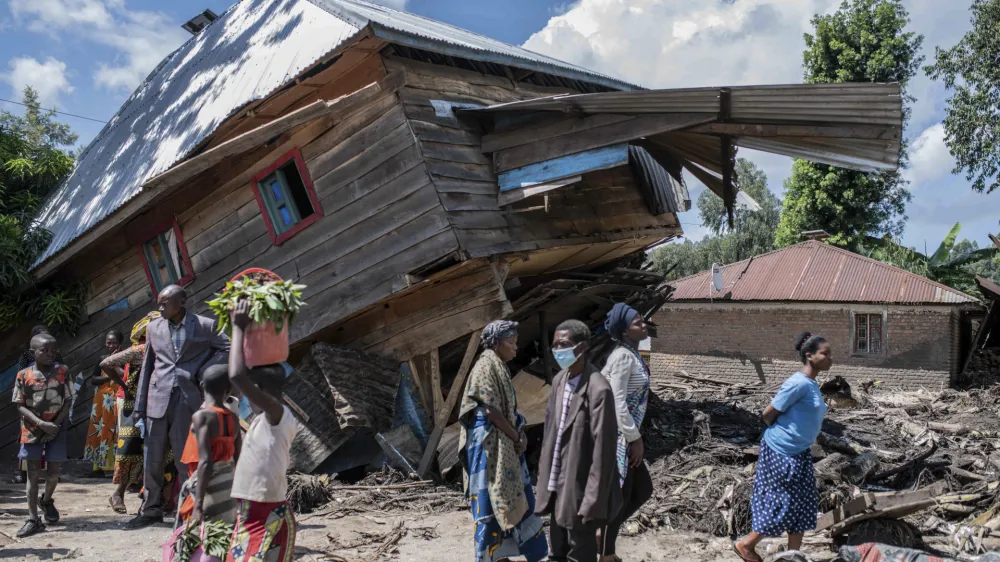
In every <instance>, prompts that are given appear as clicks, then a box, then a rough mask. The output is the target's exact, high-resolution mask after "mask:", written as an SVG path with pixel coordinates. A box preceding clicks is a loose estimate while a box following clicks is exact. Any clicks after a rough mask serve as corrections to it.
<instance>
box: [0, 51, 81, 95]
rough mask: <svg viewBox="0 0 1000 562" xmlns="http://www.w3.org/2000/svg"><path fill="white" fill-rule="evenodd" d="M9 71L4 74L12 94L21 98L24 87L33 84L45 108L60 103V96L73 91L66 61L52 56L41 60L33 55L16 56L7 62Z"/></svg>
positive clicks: (3, 76)
mask: <svg viewBox="0 0 1000 562" xmlns="http://www.w3.org/2000/svg"><path fill="white" fill-rule="evenodd" d="M7 67H8V68H9V71H8V72H7V73H6V74H3V75H2V78H3V80H4V81H5V82H7V83H8V84H10V88H11V96H12V98H13V99H15V100H19V99H21V94H22V92H24V88H25V87H27V86H31V87H32V88H34V89H35V91H36V92H38V101H39V103H40V104H41V105H42V107H44V108H52V107H55V106H57V105H58V104H59V96H60V95H62V94H68V93H70V92H72V91H73V86H71V85H70V83H69V78H67V76H66V63H64V62H62V61H60V60H56V59H54V58H52V57H49V58H47V59H45V61H40V60H38V59H35V58H32V57H16V58H13V59H10V61H8V62H7Z"/></svg>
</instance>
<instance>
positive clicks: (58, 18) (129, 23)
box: [10, 0, 188, 91]
mask: <svg viewBox="0 0 1000 562" xmlns="http://www.w3.org/2000/svg"><path fill="white" fill-rule="evenodd" d="M10 7H11V13H12V14H13V15H14V17H15V18H17V19H18V20H20V21H23V22H25V25H26V27H27V28H28V29H30V30H32V31H35V32H38V33H45V34H48V35H51V36H52V37H53V38H58V37H60V36H61V35H64V34H67V33H71V34H75V35H77V36H82V37H85V38H87V39H89V40H91V41H94V42H96V43H99V44H101V45H105V46H108V47H111V48H113V49H115V50H116V51H118V56H117V57H116V58H115V60H113V61H105V62H101V63H99V64H98V70H97V71H96V72H95V74H94V82H95V83H96V84H97V85H99V86H103V87H106V88H108V89H111V90H119V89H120V90H128V91H131V90H132V89H134V88H135V87H136V86H137V85H139V83H140V82H141V81H142V80H143V79H144V78H145V77H146V75H147V74H148V73H149V72H150V71H151V70H152V69H153V68H154V67H155V66H156V65H157V63H159V62H160V61H161V60H162V59H163V58H164V57H165V56H166V55H168V54H169V53H170V52H171V51H173V50H174V49H176V48H177V47H178V46H179V45H180V44H181V43H183V42H184V41H185V40H186V39H187V37H188V35H187V33H186V32H185V31H184V30H183V29H181V28H180V26H179V25H178V24H177V23H176V22H173V21H172V20H171V19H170V18H169V17H168V16H166V15H165V14H162V13H159V12H149V11H132V10H129V9H127V7H126V6H125V2H124V0H10Z"/></svg>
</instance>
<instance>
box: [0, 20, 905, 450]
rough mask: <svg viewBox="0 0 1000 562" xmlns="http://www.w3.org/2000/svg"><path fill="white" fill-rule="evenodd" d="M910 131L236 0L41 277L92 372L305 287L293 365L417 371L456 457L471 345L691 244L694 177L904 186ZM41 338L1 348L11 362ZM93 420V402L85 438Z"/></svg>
mask: <svg viewBox="0 0 1000 562" xmlns="http://www.w3.org/2000/svg"><path fill="white" fill-rule="evenodd" d="M901 126H902V113H901V101H900V93H899V88H898V86H897V85H893V84H884V85H883V84H837V85H790V86H762V87H755V86H750V87H733V88H699V89H688V90H644V89H641V88H639V87H637V86H634V85H631V84H628V83H625V82H622V81H620V80H616V79H613V78H609V77H606V76H602V75H600V74H597V73H594V72H591V71H588V70H586V69H582V68H578V67H575V66H573V65H570V64H566V63H563V62H560V61H557V60H553V59H551V58H548V57H545V56H542V55H539V54H536V53H532V52H529V51H526V50H524V49H521V48H518V47H513V46H510V45H506V44H503V43H500V42H497V41H494V40H492V39H489V38H487V37H483V36H481V35H477V34H474V33H471V32H467V31H464V30H461V29H457V28H454V27H451V26H448V25H445V24H442V23H438V22H434V21H431V20H428V19H425V18H422V17H419V16H416V15H413V14H408V13H403V12H398V11H395V10H392V9H390V8H386V7H383V6H378V5H374V4H369V3H367V2H363V1H360V0H241V1H239V2H238V3H236V4H235V5H233V6H232V7H231V8H230V9H229V10H227V11H226V12H225V13H224V14H223V15H222V16H220V17H219V18H218V20H216V21H214V22H213V23H211V24H210V25H208V26H207V27H205V28H203V29H201V30H200V31H199V32H198V33H197V34H196V35H194V36H193V37H191V38H190V39H189V40H188V41H187V42H186V43H185V44H184V45H182V46H181V47H180V48H178V49H177V50H176V51H175V52H174V53H172V54H171V55H170V56H168V57H167V58H166V59H165V60H164V61H163V62H162V63H161V64H160V65H159V66H158V67H157V68H156V69H155V70H154V71H153V72H152V73H151V74H150V75H149V77H148V78H147V79H146V81H145V82H144V83H143V84H142V85H141V86H139V88H138V89H137V90H136V91H135V93H133V95H132V96H131V97H130V98H129V99H128V101H127V102H126V103H125V104H124V105H123V106H122V108H121V110H120V111H119V112H118V114H116V115H115V116H114V117H113V118H112V120H111V121H110V122H109V123H108V125H107V126H106V127H105V128H104V130H102V131H101V133H100V134H99V135H98V136H97V138H95V139H94V140H93V142H91V143H90V145H89V146H88V147H87V149H86V151H85V152H84V153H83V154H82V155H81V157H80V159H79V161H78V163H77V166H76V168H75V170H74V172H73V174H72V176H71V177H70V178H69V179H68V180H67V181H66V182H65V184H64V185H63V186H62V187H61V188H60V189H59V190H58V192H57V193H56V194H55V195H54V196H53V197H52V198H51V200H49V201H48V202H47V204H46V206H45V209H44V211H43V213H42V214H41V216H40V221H41V222H42V224H43V225H44V226H45V227H46V228H47V229H49V230H50V231H51V232H52V233H53V240H52V243H51V245H50V246H49V248H48V249H47V250H46V251H45V252H44V254H43V255H42V256H41V257H40V258H39V260H38V263H37V264H36V266H35V268H34V275H35V277H36V279H38V280H45V279H49V278H53V277H55V276H60V275H63V276H67V277H70V278H73V279H79V280H82V281H84V282H85V283H86V284H87V286H88V288H89V298H88V301H87V303H86V310H85V311H83V312H84V314H85V316H86V317H85V321H84V322H83V324H82V327H81V329H80V330H79V332H78V333H77V334H76V335H75V336H73V337H63V338H61V339H60V347H61V351H62V354H63V356H64V357H65V360H66V362H67V364H69V365H70V366H71V368H72V369H73V372H74V373H77V372H81V371H82V370H84V369H85V368H89V367H90V366H92V365H93V364H95V363H96V362H97V361H98V359H99V356H100V354H101V351H102V342H103V338H104V334H105V333H106V332H107V331H108V330H109V329H111V328H119V329H127V328H128V327H130V326H131V325H132V323H134V322H135V321H136V320H138V319H139V318H140V317H141V316H142V315H144V314H145V313H146V312H148V311H149V310H150V309H151V308H152V307H153V306H154V295H155V294H156V293H157V292H158V290H159V289H160V288H162V287H163V286H165V285H166V284H168V283H180V284H182V285H184V286H186V287H187V290H188V292H189V294H190V299H189V300H190V305H191V306H192V307H193V309H194V310H195V311H196V312H199V313H204V312H205V311H206V309H207V307H206V306H205V304H204V303H205V301H206V299H208V298H210V297H211V296H212V295H213V293H215V292H216V291H218V290H219V289H220V288H221V287H222V285H223V284H224V282H225V281H226V280H227V279H229V278H230V277H231V276H233V275H234V274H236V273H237V272H239V271H241V270H243V269H245V268H247V267H248V266H255V267H263V268H267V269H271V270H273V271H275V272H277V273H278V274H280V275H282V276H283V277H285V278H293V279H297V280H298V281H299V282H300V283H303V284H305V285H307V286H308V289H307V290H306V293H305V298H306V300H307V301H308V303H309V305H308V307H307V308H306V309H305V310H304V311H303V312H302V313H301V314H300V315H299V317H298V318H297V319H296V322H295V324H294V326H293V327H292V332H291V337H292V340H293V341H294V345H295V349H294V351H293V357H292V361H291V362H292V363H293V364H296V363H297V362H298V361H299V360H301V359H302V357H303V356H304V355H305V354H306V353H307V352H308V350H309V349H310V344H312V343H314V342H326V343H329V344H334V345H337V346H340V347H346V348H351V349H356V350H363V351H365V352H367V353H370V354H374V355H378V356H381V357H383V358H386V359H387V360H390V361H393V362H396V363H403V364H405V365H407V367H409V365H410V364H412V365H413V366H414V367H415V372H413V373H411V377H412V378H413V379H414V381H415V382H416V383H417V385H418V386H420V387H421V389H422V390H421V392H422V393H423V394H422V399H423V400H424V401H427V402H428V403H427V404H426V407H427V409H428V410H429V411H430V412H431V415H430V418H431V423H432V426H435V427H434V430H435V433H437V434H438V436H439V435H440V433H441V431H442V430H443V425H444V421H442V420H447V418H448V412H449V411H450V410H447V408H448V406H449V404H453V400H451V396H450V395H449V396H448V399H447V400H446V398H445V394H444V392H443V391H442V390H441V386H442V379H444V382H445V385H446V388H447V381H448V380H449V379H454V378H455V374H456V372H458V371H459V370H460V367H461V368H467V366H468V364H469V363H470V362H471V357H472V355H473V354H474V350H475V348H476V346H475V341H476V338H475V337H473V336H471V335H470V334H474V332H476V330H478V329H479V328H481V327H482V326H484V325H485V324H486V323H487V322H489V321H491V320H493V319H496V318H499V317H505V316H512V315H513V316H517V315H518V314H519V310H517V306H516V302H517V299H518V298H521V297H522V296H523V295H524V294H526V293H528V292H529V291H530V290H531V289H532V288H534V287H536V286H539V285H540V284H542V283H545V282H550V281H552V280H553V279H556V278H557V275H556V274H561V273H563V272H569V271H572V272H574V275H579V274H580V273H581V272H582V273H584V274H586V273H587V272H588V271H589V272H593V271H597V270H600V271H601V274H607V272H608V267H609V264H614V263H616V262H617V261H618V260H620V259H622V258H627V257H629V256H634V255H636V254H637V253H641V252H642V251H643V250H644V249H646V248H647V247H649V246H650V245H653V244H655V243H658V242H660V241H663V240H665V239H669V238H671V237H675V236H678V235H680V234H681V233H682V229H681V227H680V223H679V222H678V218H677V213H679V212H683V211H686V210H688V209H689V207H690V199H689V196H688V192H687V187H686V185H685V182H684V174H683V171H686V172H688V173H689V174H690V175H691V176H693V177H694V178H696V179H697V180H698V181H701V182H703V183H705V184H706V185H707V186H708V187H709V188H710V189H712V190H713V191H714V192H715V193H717V194H719V196H720V197H723V199H724V200H725V201H726V204H727V206H728V208H730V209H733V208H734V207H735V206H736V205H741V204H742V205H751V206H752V205H753V202H752V200H750V199H749V198H746V197H745V196H743V195H742V194H740V193H739V191H738V185H739V182H738V178H736V177H734V175H733V161H734V155H735V149H736V147H738V146H744V147H748V148H753V149H757V150H764V151H770V152H775V153H778V154H785V155H789V156H794V157H801V158H807V159H811V160H815V161H818V162H825V163H830V164H835V165H840V166H845V167H850V168H855V169H861V170H881V169H893V168H895V167H896V165H897V160H898V151H899V145H900V138H901ZM640 255H641V254H640ZM601 268H603V269H601ZM595 275H596V274H595ZM647 281H648V280H647ZM612 284H614V283H612ZM612 297H614V292H613V291H610V292H607V293H602V294H589V296H585V297H584V300H586V301H588V302H590V303H592V304H593V303H594V302H595V301H596V302H598V303H604V302H609V300H610V298H612ZM560 310H562V312H560V313H558V315H556V314H552V315H549V316H547V317H543V318H539V317H538V316H537V315H536V316H534V317H532V318H531V322H534V323H535V325H534V327H533V328H532V329H533V330H534V331H533V334H536V335H537V337H534V336H533V339H537V341H538V342H540V344H541V349H535V348H534V347H532V346H533V345H534V344H533V342H532V341H531V339H532V338H524V339H523V340H522V342H523V346H524V347H525V351H526V353H528V354H529V355H532V356H535V357H544V356H546V355H547V354H546V353H545V349H544V344H545V334H546V333H547V332H548V331H550V330H551V328H552V326H554V324H555V323H557V322H559V321H561V320H563V319H564V318H565V317H567V316H569V315H572V314H573V312H572V311H570V310H568V309H560ZM520 312H523V311H520ZM542 316H545V315H542ZM29 325H30V322H28V321H27V320H26V321H25V323H24V325H23V326H21V327H19V328H18V329H17V330H14V331H11V332H10V333H7V334H4V335H3V337H2V340H0V357H6V362H5V363H3V364H4V365H10V364H12V363H13V362H14V361H16V357H17V354H18V353H19V352H20V351H22V350H23V349H24V346H25V345H26V342H27V339H28V337H27V331H28V329H29V328H28V326H29ZM439 350H442V351H439ZM444 350H447V351H448V353H447V354H446V353H445V351H444ZM456 350H457V351H456ZM467 350H468V352H466V351H467ZM463 359H464V360H463ZM543 363H544V361H543ZM419 365H426V368H420V367H419ZM8 374H9V373H8ZM9 378H10V377H9V376H8V377H7V378H5V379H4V380H5V381H7V385H8V386H9V380H8V379H9ZM456 388H457V387H456ZM7 396H9V394H8V395H7ZM8 402H9V400H8ZM84 410H86V411H89V399H88V397H87V396H86V395H85V394H81V396H80V398H79V399H78V400H77V406H76V410H75V412H74V417H73V419H74V421H75V423H76V424H77V425H79V426H82V427H83V428H85V427H86V412H85V411H84ZM16 418H17V416H16V412H14V411H12V409H11V408H10V407H9V406H8V407H7V408H5V409H4V410H2V411H0V425H2V426H3V427H7V428H8V429H9V427H10V426H11V424H13V423H16ZM83 431H85V429H78V430H77V432H78V433H77V435H78V436H80V437H81V438H79V439H73V440H72V441H73V442H80V443H82V441H83V439H82V435H83ZM15 433H16V432H13V431H6V432H4V433H3V435H6V436H13V435H14V434H15ZM12 445H13V443H12V441H11V439H10V437H8V438H7V439H6V441H5V442H4V443H0V446H2V447H3V448H2V451H3V454H8V453H10V452H11V451H12V450H13V449H12ZM77 451H79V447H78V448H77Z"/></svg>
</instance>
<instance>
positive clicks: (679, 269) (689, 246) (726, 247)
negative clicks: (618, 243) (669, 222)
mask: <svg viewBox="0 0 1000 562" xmlns="http://www.w3.org/2000/svg"><path fill="white" fill-rule="evenodd" d="M735 172H736V178H737V180H738V182H739V186H740V191H744V192H746V193H747V195H749V196H750V197H753V198H754V199H755V200H756V201H757V203H759V204H760V207H761V209H760V210H759V211H750V210H747V209H737V210H736V212H735V215H734V223H733V228H732V229H730V228H729V225H728V221H727V218H726V208H725V205H724V204H723V202H722V199H721V198H719V197H718V196H717V195H715V194H714V193H712V192H711V191H708V190H705V191H704V192H702V194H701V195H700V196H699V197H698V211H699V214H700V215H701V222H702V225H703V226H705V227H707V228H708V229H709V230H710V231H711V232H712V234H710V235H708V236H706V237H705V238H704V239H702V240H701V241H700V242H691V241H690V240H686V241H685V242H683V243H680V244H667V245H664V246H661V247H659V248H657V249H656V250H654V251H653V252H652V254H651V256H650V259H651V260H652V263H653V267H654V268H655V269H656V270H658V271H660V272H662V273H665V274H666V275H667V277H668V278H669V279H679V278H681V277H686V276H688V275H692V274H695V273H698V272H699V271H704V270H706V269H709V268H710V267H712V264H713V263H733V262H738V261H741V260H744V259H747V258H749V257H751V256H756V255H759V254H763V253H765V252H769V251H771V250H772V249H774V230H775V228H777V226H778V220H779V217H780V215H781V205H780V201H778V198H777V197H775V195H774V194H773V193H771V190H770V189H768V188H767V176H766V175H765V174H764V172H763V171H762V170H760V169H759V168H757V167H756V166H755V165H754V164H753V163H752V162H750V161H749V160H746V159H745V158H739V159H737V161H736V167H735Z"/></svg>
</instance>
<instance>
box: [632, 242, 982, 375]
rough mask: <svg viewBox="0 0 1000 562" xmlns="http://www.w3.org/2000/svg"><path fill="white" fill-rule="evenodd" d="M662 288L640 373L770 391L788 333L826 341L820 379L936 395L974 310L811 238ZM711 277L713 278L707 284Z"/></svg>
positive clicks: (786, 366)
mask: <svg viewBox="0 0 1000 562" xmlns="http://www.w3.org/2000/svg"><path fill="white" fill-rule="evenodd" d="M720 273H721V290H716V289H715V287H714V286H713V285H714V284H713V273H712V271H711V270H709V271H703V272H701V273H698V274H695V275H692V276H690V277H686V278H683V279H680V280H677V281H675V282H673V283H672V284H673V285H674V286H675V287H676V291H675V292H674V293H673V295H672V296H671V300H670V301H668V302H667V304H665V305H664V306H663V308H662V309H660V311H659V312H657V314H656V316H655V317H654V320H655V322H656V323H657V324H658V325H660V326H664V327H668V326H669V327H675V329H661V330H659V338H658V339H655V340H653V343H652V354H651V361H650V363H651V368H652V371H653V372H654V373H656V374H666V373H671V372H680V371H684V372H686V373H688V374H690V375H694V376H701V377H710V378H714V379H718V380H725V381H728V382H734V383H761V384H768V385H770V384H774V383H779V382H781V381H782V380H784V379H785V378H786V377H787V376H788V375H790V374H791V373H793V372H795V370H797V369H798V365H799V362H798V359H797V357H796V355H795V352H794V350H793V345H794V343H793V340H794V338H795V335H796V334H798V333H799V332H801V331H804V330H808V331H811V332H814V333H819V334H822V335H823V336H825V337H826V338H827V339H828V340H829V341H830V343H831V345H832V348H833V354H834V367H833V369H832V370H831V372H830V374H831V375H841V376H843V377H845V378H847V379H848V380H854V381H860V380H876V381H882V382H883V383H885V384H888V385H896V386H907V387H913V386H917V385H921V386H926V387H933V388H939V387H941V386H948V385H949V384H951V383H952V382H954V380H955V377H956V375H957V374H958V372H959V370H960V369H961V366H962V359H963V358H964V357H965V355H966V354H967V352H968V350H969V349H970V347H969V346H970V340H971V335H970V333H971V327H970V317H971V316H978V315H981V310H982V307H981V305H980V304H979V303H978V302H977V301H976V300H975V299H974V298H972V297H970V296H969V295H966V294H964V293H962V292H959V291H957V290H955V289H952V288H950V287H946V286H944V285H941V284H939V283H935V282H933V281H931V280H929V279H926V278H924V277H920V276H918V275H914V274H912V273H910V272H907V271H904V270H902V269H899V268H895V267H892V266H889V265H886V264H884V263H881V262H878V261H875V260H872V259H869V258H865V257H863V256H860V255H857V254H854V253H851V252H848V251H846V250H843V249H840V248H837V247H834V246H830V245H827V244H825V243H823V242H819V241H815V240H810V241H807V242H802V243H800V244H796V245H794V246H790V247H788V248H784V249H781V250H777V251H774V252H770V253H768V254H764V255H761V256H756V257H754V258H751V259H748V260H744V261H741V262H738V263H734V264H730V265H727V266H723V267H722V268H721V272H720ZM716 277H718V275H717V276H716Z"/></svg>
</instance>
